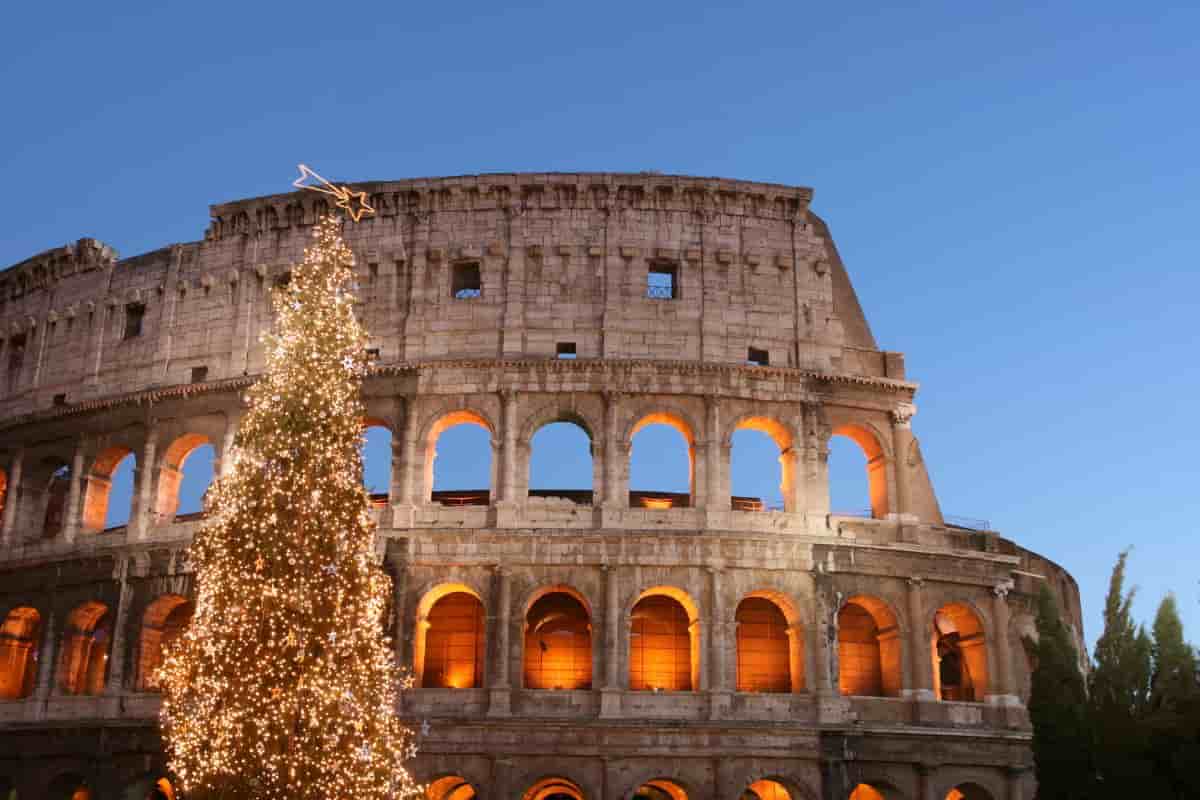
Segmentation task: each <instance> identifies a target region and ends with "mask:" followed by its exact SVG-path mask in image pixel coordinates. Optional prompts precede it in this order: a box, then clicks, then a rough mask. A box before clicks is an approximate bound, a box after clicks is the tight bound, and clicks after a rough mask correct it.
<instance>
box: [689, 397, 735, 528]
mask: <svg viewBox="0 0 1200 800" xmlns="http://www.w3.org/2000/svg"><path fill="white" fill-rule="evenodd" d="M721 445H722V441H721V401H720V400H719V399H717V398H716V397H713V396H712V395H705V397H704V456H703V458H704V477H705V486H704V497H703V498H702V499H700V502H698V503H697V505H700V506H702V507H703V508H706V509H708V510H709V511H728V510H729V500H728V498H726V499H725V502H721V500H722V495H723V492H722V491H721V486H722V480H721V479H722V478H723V477H724V475H725V467H726V464H725V463H724V462H725V460H724V459H723V458H722V456H723V455H724V452H723V449H724V448H722V446H721Z"/></svg>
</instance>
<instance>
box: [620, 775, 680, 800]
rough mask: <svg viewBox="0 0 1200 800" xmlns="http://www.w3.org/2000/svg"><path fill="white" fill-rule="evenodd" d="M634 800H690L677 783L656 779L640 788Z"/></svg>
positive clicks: (635, 793) (634, 795)
mask: <svg viewBox="0 0 1200 800" xmlns="http://www.w3.org/2000/svg"><path fill="white" fill-rule="evenodd" d="M633 800H688V795H687V792H685V791H684V790H683V787H682V786H680V785H679V784H678V783H675V781H669V780H665V779H663V778H655V779H654V780H652V781H646V782H645V783H643V784H642V785H641V786H639V787H638V788H637V791H636V792H634V794H633Z"/></svg>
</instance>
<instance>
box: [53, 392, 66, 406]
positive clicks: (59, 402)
mask: <svg viewBox="0 0 1200 800" xmlns="http://www.w3.org/2000/svg"><path fill="white" fill-rule="evenodd" d="M66 404H67V396H66V395H65V394H56V395H54V405H56V406H65V405H66Z"/></svg>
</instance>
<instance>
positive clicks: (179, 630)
mask: <svg viewBox="0 0 1200 800" xmlns="http://www.w3.org/2000/svg"><path fill="white" fill-rule="evenodd" d="M194 611H195V606H194V604H193V603H192V602H191V601H190V600H188V599H187V598H186V597H184V596H182V595H178V594H163V595H159V596H158V597H156V598H155V599H154V601H153V602H151V603H150V605H149V606H147V607H146V612H145V614H143V615H142V626H141V631H140V633H139V636H138V662H137V663H138V674H137V682H136V686H137V688H138V689H141V690H143V691H145V690H157V689H158V678H157V677H156V674H155V673H156V672H157V670H158V668H159V667H160V666H161V665H162V661H163V654H164V650H166V649H167V648H169V647H170V646H171V645H172V644H173V643H174V642H176V641H178V639H179V637H180V636H181V635H183V631H184V630H185V629H186V627H187V625H188V623H189V622H190V621H191V618H192V614H193V612H194Z"/></svg>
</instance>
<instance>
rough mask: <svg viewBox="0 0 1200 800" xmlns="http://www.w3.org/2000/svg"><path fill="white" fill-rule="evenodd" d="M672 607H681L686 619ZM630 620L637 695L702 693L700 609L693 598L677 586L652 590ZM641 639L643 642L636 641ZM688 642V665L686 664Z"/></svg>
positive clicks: (632, 674) (633, 607)
mask: <svg viewBox="0 0 1200 800" xmlns="http://www.w3.org/2000/svg"><path fill="white" fill-rule="evenodd" d="M659 598H661V599H665V600H666V601H668V602H662V600H660V599H659ZM648 601H649V602H648ZM672 603H673V604H675V606H678V609H679V611H681V612H682V617H681V616H680V614H679V612H678V611H676V610H675V609H674V608H672V606H671V604H672ZM643 604H645V605H643ZM639 606H642V610H643V611H644V612H645V615H644V616H642V617H639V616H638V610H639ZM626 618H627V619H628V620H629V625H628V629H627V632H628V636H629V649H628V653H629V688H630V689H631V690H635V691H637V690H643V691H645V690H649V691H658V690H659V689H660V688H661V689H667V690H673V691H698V690H699V688H700V609H699V607H698V606H697V605H696V602H695V601H694V600H693V599H692V597H691V595H689V594H688V593H687V592H685V591H684V590H683V589H680V588H678V587H675V586H666V585H663V586H654V587H651V588H649V589H646V590H645V591H643V592H642V593H641V594H639V595H638V596H637V597H636V598H635V599H634V601H633V602H632V603H631V604H630V605H629V607H628V609H627V610H626ZM681 627H682V628H683V630H681ZM642 637H654V638H652V639H651V638H645V639H643V638H642ZM638 639H641V641H635V640H638ZM685 642H686V653H687V659H686V664H685V663H683V653H684V652H685V649H684V648H685Z"/></svg>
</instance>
